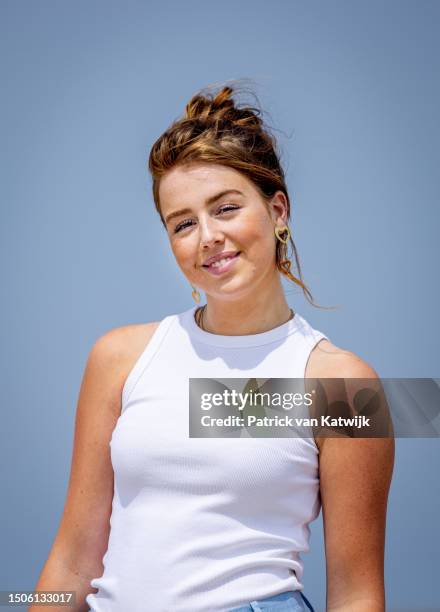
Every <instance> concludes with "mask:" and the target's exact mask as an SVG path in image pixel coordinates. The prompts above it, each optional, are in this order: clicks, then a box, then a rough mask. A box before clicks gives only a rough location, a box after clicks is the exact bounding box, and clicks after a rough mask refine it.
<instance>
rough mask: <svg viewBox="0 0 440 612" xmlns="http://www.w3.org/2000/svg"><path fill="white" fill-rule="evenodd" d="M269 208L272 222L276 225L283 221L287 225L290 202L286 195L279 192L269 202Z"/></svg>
mask: <svg viewBox="0 0 440 612" xmlns="http://www.w3.org/2000/svg"><path fill="white" fill-rule="evenodd" d="M268 206H269V213H270V216H271V219H272V221H273V222H274V223H275V224H276V223H277V222H279V221H281V222H283V223H285V224H286V225H287V211H288V202H287V198H286V194H285V193H283V192H282V191H277V192H276V193H275V195H274V196H273V197H272V199H271V200H270V201H269V204H268Z"/></svg>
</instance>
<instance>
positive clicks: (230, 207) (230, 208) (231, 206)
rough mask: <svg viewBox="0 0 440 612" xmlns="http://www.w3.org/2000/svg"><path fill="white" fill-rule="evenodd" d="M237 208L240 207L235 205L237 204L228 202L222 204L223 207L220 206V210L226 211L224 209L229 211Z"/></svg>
mask: <svg viewBox="0 0 440 612" xmlns="http://www.w3.org/2000/svg"><path fill="white" fill-rule="evenodd" d="M237 208H239V206H235V204H226V205H225V206H222V207H221V208H219V211H218V212H224V211H228V210H236V209H237Z"/></svg>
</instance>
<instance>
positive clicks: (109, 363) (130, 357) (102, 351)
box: [91, 321, 160, 379]
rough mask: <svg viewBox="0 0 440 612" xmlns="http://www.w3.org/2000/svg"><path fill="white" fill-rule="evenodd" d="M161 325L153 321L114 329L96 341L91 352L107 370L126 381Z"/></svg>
mask: <svg viewBox="0 0 440 612" xmlns="http://www.w3.org/2000/svg"><path fill="white" fill-rule="evenodd" d="M159 324H160V321H151V322H148V323H133V324H130V325H123V326H121V327H114V328H112V329H110V330H108V331H106V332H105V333H103V334H102V335H101V336H100V337H99V338H98V339H97V340H96V342H95V344H94V346H93V348H92V351H91V352H92V353H94V354H95V355H97V356H98V359H99V361H100V362H101V363H103V364H105V366H106V367H107V368H111V369H112V370H113V372H115V371H117V373H118V374H120V375H121V376H122V378H123V379H124V378H125V375H126V374H128V372H129V371H130V370H131V369H132V367H133V365H134V364H135V363H136V361H137V360H138V358H139V357H140V355H141V354H142V352H143V351H144V350H145V348H146V346H147V344H148V343H149V341H150V340H151V338H152V336H153V334H154V332H155V331H156V329H157V328H158V326H159Z"/></svg>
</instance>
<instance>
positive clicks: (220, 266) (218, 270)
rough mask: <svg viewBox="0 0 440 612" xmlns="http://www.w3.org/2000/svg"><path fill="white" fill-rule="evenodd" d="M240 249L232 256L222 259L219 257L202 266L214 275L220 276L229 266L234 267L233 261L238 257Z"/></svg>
mask: <svg viewBox="0 0 440 612" xmlns="http://www.w3.org/2000/svg"><path fill="white" fill-rule="evenodd" d="M240 254H241V251H239V252H238V253H236V254H235V255H233V256H232V257H226V258H223V259H219V260H217V261H214V262H213V263H212V264H210V265H209V266H205V265H204V266H203V268H204V269H205V270H206V271H207V272H209V273H210V274H212V275H214V276H220V275H221V274H224V273H225V272H228V271H229V270H230V269H231V268H233V267H234V264H235V262H236V261H237V259H238V258H239V257H240Z"/></svg>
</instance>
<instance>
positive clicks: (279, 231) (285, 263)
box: [275, 225, 292, 278]
mask: <svg viewBox="0 0 440 612" xmlns="http://www.w3.org/2000/svg"><path fill="white" fill-rule="evenodd" d="M286 232H287V236H286V237H285V238H282V235H284V234H285V233H286ZM275 236H276V237H277V240H279V241H280V242H282V243H283V245H287V243H288V241H289V238H290V236H291V234H290V229H289V226H288V225H284V227H275ZM283 250H284V259H282V260H281V261H280V263H279V266H280V268H281V271H282V272H283V273H284V274H286V275H287V276H289V278H290V277H291V272H290V268H291V266H292V262H291V261H290V259H288V258H287V257H286V252H287V246H285V247H283Z"/></svg>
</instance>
